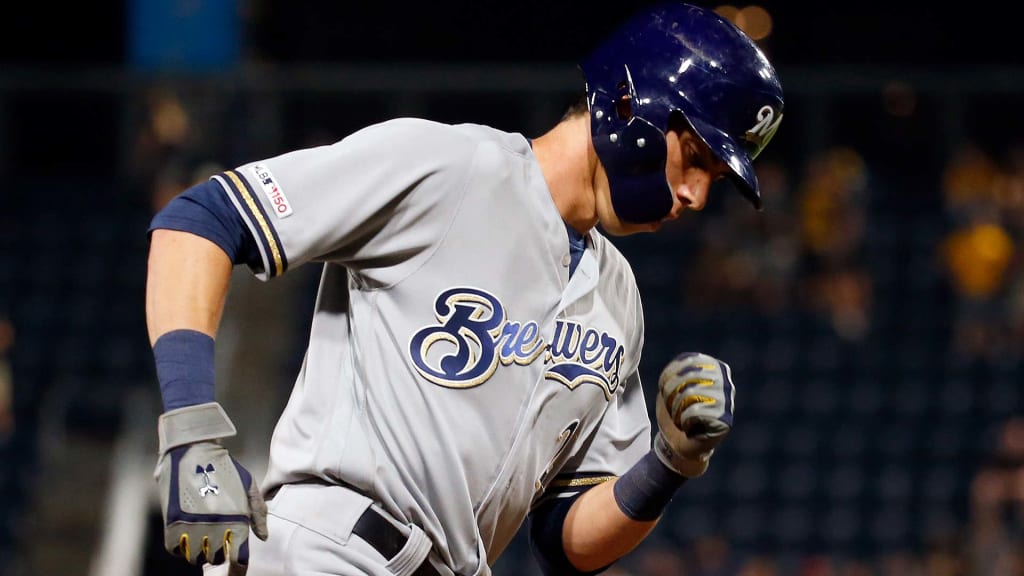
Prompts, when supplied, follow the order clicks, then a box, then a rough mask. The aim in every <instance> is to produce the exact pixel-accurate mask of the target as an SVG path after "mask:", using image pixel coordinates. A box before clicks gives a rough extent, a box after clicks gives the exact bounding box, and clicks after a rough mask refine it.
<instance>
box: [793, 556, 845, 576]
mask: <svg viewBox="0 0 1024 576" xmlns="http://www.w3.org/2000/svg"><path fill="white" fill-rule="evenodd" d="M799 576H836V570H835V566H834V565H833V564H832V560H831V559H829V558H828V557H826V556H808V557H807V558H804V560H803V562H801V564H800V574H799Z"/></svg>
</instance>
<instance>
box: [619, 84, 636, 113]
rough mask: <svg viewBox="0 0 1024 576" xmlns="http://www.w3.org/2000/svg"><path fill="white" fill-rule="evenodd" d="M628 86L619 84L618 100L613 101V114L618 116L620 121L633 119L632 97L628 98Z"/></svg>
mask: <svg viewBox="0 0 1024 576" xmlns="http://www.w3.org/2000/svg"><path fill="white" fill-rule="evenodd" d="M627 88H628V85H627V84H626V83H625V82H620V83H619V86H618V89H619V94H620V96H619V98H618V100H616V101H615V113H616V114H618V116H619V119H620V120H629V119H630V118H632V117H633V97H632V96H630V94H629V90H628V89H627Z"/></svg>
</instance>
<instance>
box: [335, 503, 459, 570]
mask: <svg viewBox="0 0 1024 576" xmlns="http://www.w3.org/2000/svg"><path fill="white" fill-rule="evenodd" d="M352 533H353V534H355V535H356V536H359V537H360V538H362V539H363V540H365V541H366V542H367V543H369V544H370V546H373V547H374V548H376V549H377V552H380V553H381V555H383V556H384V557H385V558H387V559H388V560H391V559H392V558H394V557H395V555H396V554H398V552H399V551H401V550H402V548H403V547H405V543H406V542H407V541H408V540H409V539H408V538H406V537H405V536H403V535H402V532H401V531H399V529H398V528H395V526H394V525H393V524H391V522H388V521H387V520H386V519H385V518H384V517H383V516H381V515H380V513H379V512H377V511H376V510H375V509H374V508H373V507H372V506H371V507H369V508H367V509H366V511H365V512H363V515H362V516H360V517H359V520H357V521H356V525H355V526H354V527H353V528H352ZM412 576H441V575H440V574H439V573H438V571H437V570H435V569H434V567H433V566H432V565H431V564H430V562H428V561H427V559H426V558H424V559H423V563H422V564H420V567H419V568H417V569H416V571H415V572H413V573H412Z"/></svg>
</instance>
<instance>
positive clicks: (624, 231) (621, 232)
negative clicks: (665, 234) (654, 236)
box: [603, 221, 661, 236]
mask: <svg viewBox="0 0 1024 576" xmlns="http://www.w3.org/2000/svg"><path fill="white" fill-rule="evenodd" d="M603 228H604V230H605V232H607V233H608V234H610V235H612V236H629V235H632V234H641V233H645V232H647V233H649V232H657V231H658V230H659V229H660V228H661V222H647V223H644V224H636V223H633V222H619V221H616V222H615V223H613V224H609V223H604V225H603Z"/></svg>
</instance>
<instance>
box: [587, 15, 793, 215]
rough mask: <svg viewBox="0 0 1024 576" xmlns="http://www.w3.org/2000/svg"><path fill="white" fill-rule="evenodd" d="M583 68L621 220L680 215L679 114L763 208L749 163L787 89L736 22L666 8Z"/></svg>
mask: <svg viewBox="0 0 1024 576" xmlns="http://www.w3.org/2000/svg"><path fill="white" fill-rule="evenodd" d="M580 68H581V69H582V71H583V75H584V78H585V80H586V83H587V104H588V106H589V109H590V126H591V136H592V138H593V141H594V148H595V150H596V151H597V155H598V158H600V160H601V164H602V165H603V166H604V168H605V171H606V172H607V173H608V181H609V185H610V187H611V200H612V206H613V207H614V208H615V211H616V213H617V214H618V216H619V218H621V219H622V220H624V221H627V222H634V223H645V222H654V221H657V220H660V219H662V218H664V217H665V216H666V215H667V214H668V213H669V211H670V210H671V209H672V191H671V190H670V189H669V187H668V183H667V181H666V180H665V156H666V148H665V130H666V129H667V128H668V120H669V116H670V115H672V114H673V113H675V112H679V113H682V115H683V116H684V117H685V118H686V120H687V121H688V122H689V124H690V126H692V127H693V130H694V132H695V133H696V134H697V136H699V137H700V138H701V139H702V140H703V141H704V142H705V143H706V144H707V145H708V146H709V147H710V148H711V150H712V151H713V152H714V154H715V156H717V157H718V158H719V159H721V160H722V161H724V162H725V163H726V164H728V166H729V169H730V172H731V174H730V175H731V176H732V180H733V181H734V182H735V184H736V187H737V188H738V189H739V190H740V192H742V193H743V194H744V195H745V196H746V197H747V198H748V199H749V200H750V201H751V203H753V205H754V207H755V208H757V209H758V210H760V209H761V193H760V189H759V188H758V184H757V176H756V175H755V173H754V169H753V166H752V165H751V161H752V160H753V159H754V158H756V157H757V155H758V154H760V153H761V150H762V149H764V147H765V145H766V144H768V141H769V140H771V138H772V136H773V135H774V134H775V131H776V130H777V129H778V127H779V122H781V121H782V108H783V98H782V86H781V84H780V83H779V79H778V77H777V76H776V74H775V69H774V67H773V66H772V65H771V63H770V62H769V61H768V58H767V57H766V56H765V55H764V53H763V52H762V51H761V49H760V48H758V46H757V45H756V44H755V43H754V41H753V40H751V39H750V38H749V37H748V36H747V35H746V34H744V33H743V32H742V31H741V30H740V29H739V28H737V27H736V26H735V25H734V24H732V23H731V22H729V21H728V20H726V19H725V18H723V17H721V16H719V15H718V14H716V13H715V12H713V11H711V10H708V9H705V8H699V7H696V6H691V5H688V4H682V3H667V4H660V5H657V6H654V7H651V8H647V9H645V10H642V11H641V12H639V13H638V14H636V15H634V16H633V17H632V18H631V19H630V20H629V21H627V22H626V23H625V25H623V26H622V27H621V28H619V29H618V30H617V31H616V32H614V33H613V34H612V35H611V36H610V37H609V38H607V39H606V40H605V41H604V42H603V43H602V44H601V45H599V46H598V47H597V49H596V50H594V52H593V53H592V54H591V55H590V56H589V57H588V58H587V59H586V60H585V61H583V62H582V63H581V64H580Z"/></svg>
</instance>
